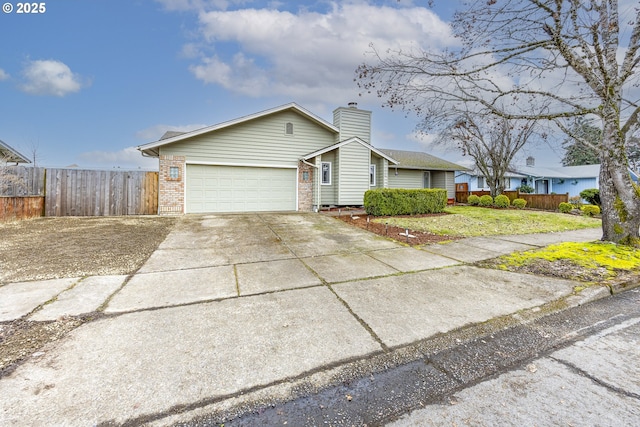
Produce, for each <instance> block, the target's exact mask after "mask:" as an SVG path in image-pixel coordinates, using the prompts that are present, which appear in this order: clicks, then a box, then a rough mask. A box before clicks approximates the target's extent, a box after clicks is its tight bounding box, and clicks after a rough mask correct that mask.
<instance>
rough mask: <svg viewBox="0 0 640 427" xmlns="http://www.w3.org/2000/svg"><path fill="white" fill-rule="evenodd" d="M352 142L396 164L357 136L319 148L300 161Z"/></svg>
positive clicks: (395, 163) (389, 157)
mask: <svg viewBox="0 0 640 427" xmlns="http://www.w3.org/2000/svg"><path fill="white" fill-rule="evenodd" d="M352 142H357V143H358V144H360V145H362V146H364V147H366V148H368V149H369V150H371V151H373V152H374V153H376V154H377V155H378V156H380V157H382V158H384V159H387V160H388V161H389V162H391V163H393V164H394V165H397V164H398V162H397V161H396V160H394V159H393V158H392V157H391V156H389V155H388V154H385V153H383V152H382V151H380V150H378V149H377V148H376V147H374V146H373V145H371V144H368V143H366V142H365V141H363V140H362V139H360V138H358V137H357V136H354V137H353V138H349V139H345V140H344V141H341V142H338V143H336V144H333V145H329V146H328V147H324V148H321V149H320V150H317V151H314V152H313V153H310V154H307V155H306V156H304V157H302V159H301V160H309V159H310V158H312V157H316V156H320V155H322V154H324V153H328V152H329V151H333V150H335V149H336V148H340V147H342V146H343V145H347V144H351V143H352Z"/></svg>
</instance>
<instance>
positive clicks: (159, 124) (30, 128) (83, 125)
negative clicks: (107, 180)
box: [0, 0, 562, 169]
mask: <svg viewBox="0 0 640 427" xmlns="http://www.w3.org/2000/svg"><path fill="white" fill-rule="evenodd" d="M3 3H4V1H3ZM9 3H11V4H12V5H13V6H14V10H13V11H12V13H0V52H2V55H1V56H0V100H1V102H0V139H2V140H3V141H5V142H6V143H8V144H10V145H12V146H13V147H15V148H17V149H18V150H19V151H21V152H22V153H23V154H25V155H28V156H30V155H31V154H32V153H33V151H34V150H35V152H36V155H37V162H38V163H39V164H41V165H45V166H58V167H62V166H68V165H72V164H77V165H79V166H80V167H88V168H113V167H121V168H139V167H140V168H144V169H153V168H155V167H157V162H156V161H154V160H149V159H144V158H143V157H142V156H141V154H140V153H139V152H138V151H137V150H135V147H136V146H138V145H141V144H145V143H147V142H152V141H155V140H157V139H158V138H159V137H160V136H161V135H162V134H163V133H164V132H165V131H166V130H182V131H186V130H192V129H196V128H200V127H203V126H208V125H212V124H216V123H220V122H223V121H226V120H229V119H234V118H237V117H240V116H244V115H247V114H252V113H255V112H258V111H262V110H265V109H268V108H272V107H276V106H279V105H282V104H286V103H289V102H296V103H298V104H300V105H301V106H303V107H305V108H307V109H308V110H310V111H312V112H314V113H315V114H317V115H319V116H321V117H323V118H325V119H326V120H328V121H331V117H332V115H331V112H332V111H333V109H334V108H336V107H338V106H346V105H347V103H348V102H350V101H356V102H358V104H359V107H360V108H363V109H367V110H371V111H373V141H372V142H373V144H374V145H375V146H376V147H379V148H395V149H405V150H423V151H428V152H431V153H433V154H436V155H439V156H441V157H444V158H447V159H448V160H452V161H458V162H461V163H464V159H461V158H460V156H459V155H458V154H457V153H456V152H455V151H449V152H441V151H440V152H434V151H433V150H431V149H430V148H427V147H426V146H425V145H424V143H422V142H420V141H419V138H416V136H415V134H414V128H415V125H416V123H417V119H416V118H414V117H405V114H404V113H402V112H391V111H389V110H388V109H382V108H380V105H381V101H380V100H379V99H376V98H375V97H373V96H368V97H359V96H358V93H359V91H358V88H357V86H356V84H355V82H354V81H353V78H354V70H355V68H356V67H357V66H358V64H360V63H361V62H362V61H363V60H364V59H365V57H364V53H365V51H367V49H368V46H369V44H370V43H374V45H375V46H376V47H377V48H378V49H380V50H384V49H386V48H388V47H398V46H409V45H412V44H413V45H416V44H417V45H420V46H430V47H434V46H442V47H444V46H450V45H452V44H455V41H454V40H453V38H452V37H451V33H450V30H449V27H448V24H447V20H448V19H450V17H451V14H452V12H453V9H454V8H455V7H456V6H458V5H459V3H460V2H457V1H436V6H435V7H434V8H433V9H429V8H427V7H426V3H427V2H426V0H425V1H419V0H414V1H412V0H400V1H397V0H381V1H365V0H354V1H334V2H330V1H296V2H288V1H286V2H285V1H251V0H155V1H154V0H51V1H46V2H44V4H45V7H46V11H45V12H44V13H42V14H17V13H16V10H15V9H16V7H17V2H14V1H10V2H9ZM545 151H546V152H547V154H549V153H548V152H549V148H548V147H542V148H539V149H538V151H537V152H536V151H527V152H526V153H523V155H528V154H533V155H536V156H540V155H542V156H544V155H545V154H544V152H545ZM559 154H560V155H561V154H562V153H559ZM547 157H549V158H550V159H551V160H548V161H546V162H538V164H540V165H542V164H545V165H548V166H551V165H552V164H551V163H554V162H555V163H557V153H556V154H554V153H551V156H547ZM554 157H555V160H554V159H553V158H554Z"/></svg>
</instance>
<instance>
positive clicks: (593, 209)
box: [580, 205, 600, 216]
mask: <svg viewBox="0 0 640 427" xmlns="http://www.w3.org/2000/svg"><path fill="white" fill-rule="evenodd" d="M580 210H581V211H582V214H583V215H586V216H595V215H600V206H596V205H584V206H582V207H581V208H580Z"/></svg>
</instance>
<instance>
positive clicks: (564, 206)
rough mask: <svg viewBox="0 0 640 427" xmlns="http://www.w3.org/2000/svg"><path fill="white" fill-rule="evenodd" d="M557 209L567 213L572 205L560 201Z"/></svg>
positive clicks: (571, 208)
mask: <svg viewBox="0 0 640 427" xmlns="http://www.w3.org/2000/svg"><path fill="white" fill-rule="evenodd" d="M558 210H559V211H560V212H561V213H569V212H571V211H572V210H573V205H572V204H571V203H567V202H562V203H560V204H559V205H558Z"/></svg>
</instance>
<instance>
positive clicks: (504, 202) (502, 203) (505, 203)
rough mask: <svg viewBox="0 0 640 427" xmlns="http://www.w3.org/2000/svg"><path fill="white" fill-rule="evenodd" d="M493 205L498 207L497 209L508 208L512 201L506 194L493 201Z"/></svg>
mask: <svg viewBox="0 0 640 427" xmlns="http://www.w3.org/2000/svg"><path fill="white" fill-rule="evenodd" d="M493 204H494V205H496V207H497V208H503V209H504V208H508V207H509V205H510V204H511V201H510V200H509V198H508V197H507V196H505V195H504V194H499V195H497V196H496V198H495V199H493Z"/></svg>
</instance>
